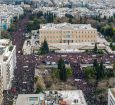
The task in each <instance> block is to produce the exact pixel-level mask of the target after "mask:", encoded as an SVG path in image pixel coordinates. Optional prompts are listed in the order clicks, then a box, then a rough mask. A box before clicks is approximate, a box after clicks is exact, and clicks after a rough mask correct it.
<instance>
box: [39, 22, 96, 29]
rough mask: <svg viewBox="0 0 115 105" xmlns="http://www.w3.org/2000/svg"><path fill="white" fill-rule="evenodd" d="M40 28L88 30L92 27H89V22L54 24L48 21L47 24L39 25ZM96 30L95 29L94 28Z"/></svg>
mask: <svg viewBox="0 0 115 105" xmlns="http://www.w3.org/2000/svg"><path fill="white" fill-rule="evenodd" d="M40 27H41V28H40V30H44V29H45V30H46V29H48V30H56V29H57V30H59V29H60V30H62V29H63V30H64V29H70V30H71V29H72V30H84V29H85V30H89V29H94V28H92V27H91V25H90V24H70V23H60V24H54V23H48V24H41V25H40ZM94 30H96V29H94Z"/></svg>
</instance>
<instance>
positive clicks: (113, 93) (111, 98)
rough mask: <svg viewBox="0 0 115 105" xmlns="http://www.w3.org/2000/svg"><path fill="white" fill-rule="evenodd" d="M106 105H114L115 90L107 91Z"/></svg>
mask: <svg viewBox="0 0 115 105" xmlns="http://www.w3.org/2000/svg"><path fill="white" fill-rule="evenodd" d="M108 105H115V88H110V89H108Z"/></svg>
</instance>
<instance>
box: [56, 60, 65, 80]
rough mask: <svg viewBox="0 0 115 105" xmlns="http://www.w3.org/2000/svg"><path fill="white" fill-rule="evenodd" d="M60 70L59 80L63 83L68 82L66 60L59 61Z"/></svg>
mask: <svg viewBox="0 0 115 105" xmlns="http://www.w3.org/2000/svg"><path fill="white" fill-rule="evenodd" d="M58 69H59V78H60V80H62V81H64V82H65V81H66V80H67V71H66V68H65V63H64V60H63V59H62V58H60V59H59V61H58Z"/></svg>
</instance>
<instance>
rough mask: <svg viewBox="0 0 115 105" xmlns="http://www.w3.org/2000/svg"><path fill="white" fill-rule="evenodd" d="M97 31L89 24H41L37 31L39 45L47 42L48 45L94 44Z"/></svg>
mask: <svg viewBox="0 0 115 105" xmlns="http://www.w3.org/2000/svg"><path fill="white" fill-rule="evenodd" d="M97 34H98V33H97V30H96V29H95V28H92V27H91V25H90V24H70V23H60V24H53V23H48V24H41V25H40V29H39V41H40V44H41V43H42V42H43V41H44V40H47V42H48V43H50V44H53V43H54V44H56V43H68V44H69V43H82V42H89V43H95V42H96V41H97Z"/></svg>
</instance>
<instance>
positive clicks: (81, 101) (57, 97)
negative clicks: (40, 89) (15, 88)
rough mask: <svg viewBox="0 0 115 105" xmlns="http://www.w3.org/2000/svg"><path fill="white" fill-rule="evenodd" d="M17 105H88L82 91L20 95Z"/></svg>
mask: <svg viewBox="0 0 115 105" xmlns="http://www.w3.org/2000/svg"><path fill="white" fill-rule="evenodd" d="M16 105H87V103H86V101H85V98H84V94H83V92H82V91H81V90H66V91H52V92H50V91H46V92H45V94H42V93H41V94H19V95H18V98H17V100H16Z"/></svg>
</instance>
